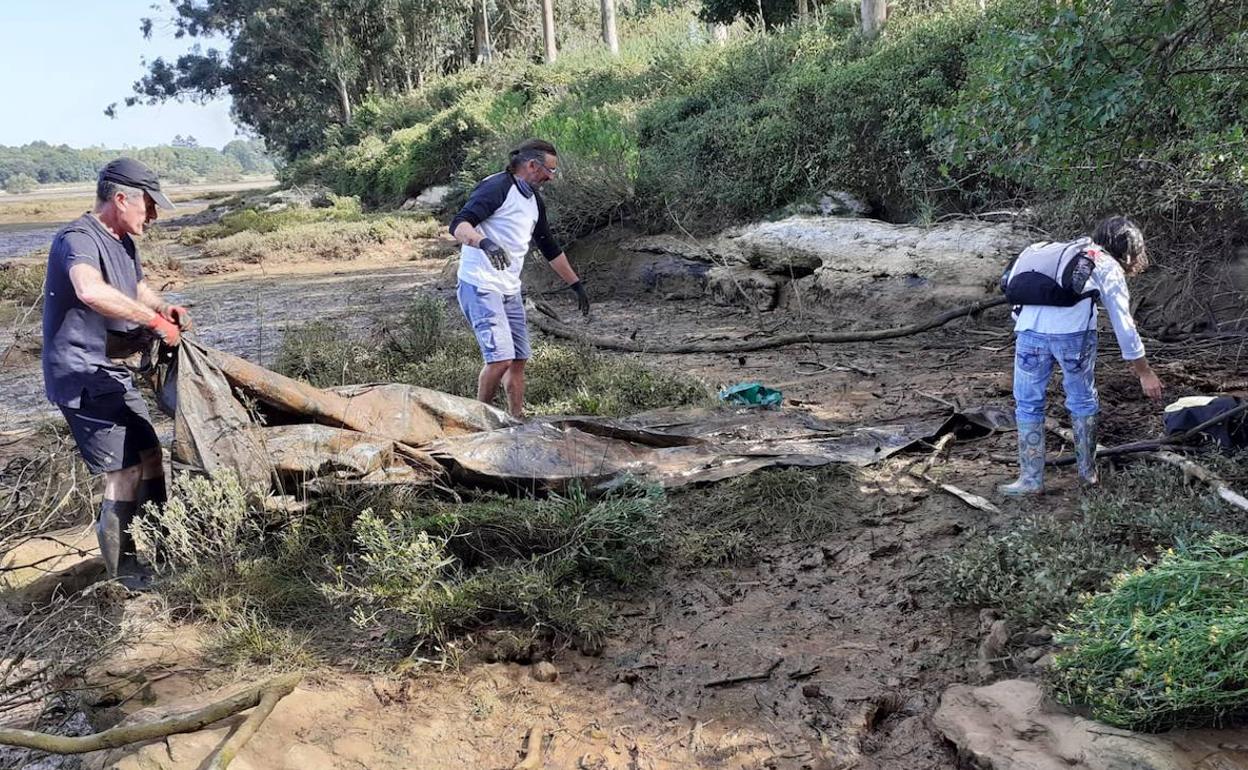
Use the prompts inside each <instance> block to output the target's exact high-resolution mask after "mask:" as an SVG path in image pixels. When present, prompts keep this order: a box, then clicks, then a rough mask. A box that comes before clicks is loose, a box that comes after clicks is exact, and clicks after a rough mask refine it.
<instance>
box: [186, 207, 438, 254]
mask: <svg viewBox="0 0 1248 770" xmlns="http://www.w3.org/2000/svg"><path fill="white" fill-rule="evenodd" d="M442 229H443V228H442V226H441V225H440V224H438V223H437V222H435V221H434V220H432V219H428V218H426V217H422V216H409V215H398V214H395V215H388V216H383V217H376V218H370V219H366V220H363V221H358V222H342V223H331V222H313V223H307V224H295V225H289V226H286V227H283V228H281V229H277V230H273V231H271V232H268V233H255V232H251V231H249V230H244V231H242V232H239V233H235V234H234V235H229V236H226V237H224V238H219V239H215V240H210V241H208V242H206V243H205V244H204V246H203V254H204V256H207V257H214V258H218V259H228V260H237V261H240V262H248V263H253V264H254V263H260V262H264V261H265V260H269V259H282V258H292V257H301V258H305V259H343V260H346V259H354V258H356V257H359V256H360V255H361V254H365V253H368V252H370V251H375V250H377V249H381V248H384V247H396V246H403V245H404V244H408V243H415V242H417V241H423V240H427V239H429V238H432V237H434V236H435V235H437V234H438V233H440V232H441V231H442Z"/></svg>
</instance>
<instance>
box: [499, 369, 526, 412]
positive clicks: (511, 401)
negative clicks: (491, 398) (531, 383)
mask: <svg viewBox="0 0 1248 770" xmlns="http://www.w3.org/2000/svg"><path fill="white" fill-rule="evenodd" d="M503 389H504V390H505V391H506V392H507V411H508V412H510V413H511V416H512V417H515V418H516V419H520V418H522V417H524V359H523V358H517V359H515V360H513V361H512V362H511V366H508V367H507V372H506V373H505V374H504V375H503Z"/></svg>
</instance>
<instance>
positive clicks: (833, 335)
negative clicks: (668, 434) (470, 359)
mask: <svg viewBox="0 0 1248 770" xmlns="http://www.w3.org/2000/svg"><path fill="white" fill-rule="evenodd" d="M1007 301H1008V300H1006V298H1005V297H993V298H992V299H986V300H982V301H980V302H975V303H973V304H970V305H963V306H962V307H957V308H954V309H953V310H949V311H946V312H944V313H941V314H940V315H938V316H935V317H933V318H930V319H928V320H926V321H920V322H919V323H914V324H910V325H908V326H894V327H892V328H889V329H868V330H864V331H857V332H808V333H801V334H782V335H780V336H778V337H769V338H764V339H759V340H750V341H740V342H738V341H731V342H703V343H687V344H679V343H675V344H672V343H662V342H650V343H647V342H638V341H636V340H629V339H624V338H622V337H608V336H606V335H601V334H588V333H586V332H580V331H576V330H574V329H572V328H570V327H568V326H567V325H565V324H563V323H560V322H558V321H555V320H553V319H550V318H547V317H545V316H543V315H542V314H541V313H533V314H531V315H530V316H529V320H530V321H531V322H532V323H533V325H534V326H536V327H537V328H539V329H541V330H542V331H544V332H546V333H547V334H549V335H551V336H554V337H561V338H563V339H567V340H573V341H575V342H581V343H585V344H588V345H592V346H593V347H596V348H601V349H603V350H623V351H626V352H630V353H746V352H749V351H753V350H768V349H770V348H782V347H785V346H786V345H803V344H811V343H842V342H872V341H875V340H887V339H893V338H895V337H907V336H909V335H911V334H918V333H920V332H925V331H927V330H929V329H935V328H936V327H938V326H944V325H945V324H947V323H949V322H950V321H954V320H957V319H959V318H962V317H964V316H968V315H974V314H975V313H979V312H982V311H984V310H987V309H988V308H993V307H997V306H998V305H1004V304H1006V303H1007Z"/></svg>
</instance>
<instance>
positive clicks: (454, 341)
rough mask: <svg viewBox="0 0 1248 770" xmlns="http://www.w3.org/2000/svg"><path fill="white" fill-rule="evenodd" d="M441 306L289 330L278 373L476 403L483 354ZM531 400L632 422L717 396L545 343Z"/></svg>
mask: <svg viewBox="0 0 1248 770" xmlns="http://www.w3.org/2000/svg"><path fill="white" fill-rule="evenodd" d="M445 313H446V311H445V307H444V305H442V303H440V302H439V301H437V300H435V299H432V298H429V297H421V298H419V299H417V300H414V301H413V302H412V303H411V304H410V305H409V306H408V309H407V310H406V311H405V312H404V314H403V316H402V317H401V318H400V319H399V320H398V321H397V322H395V323H388V324H384V325H378V327H377V331H376V332H375V333H374V334H372V335H370V336H366V337H362V338H353V337H351V336H349V335H348V334H347V333H346V332H345V331H344V330H342V329H341V328H338V327H335V326H334V325H332V324H331V323H329V322H325V321H315V322H311V323H308V324H304V325H302V326H299V327H294V328H291V329H288V330H287V331H286V333H285V336H284V338H283V342H282V346H281V348H280V350H279V351H278V355H277V359H276V361H275V363H274V369H275V370H276V371H278V372H281V373H282V374H285V375H287V376H291V377H297V378H299V379H302V380H305V381H307V382H309V383H311V384H313V385H316V386H317V387H331V386H337V385H346V384H355V383H362V382H379V381H387V382H405V383H409V384H411V385H419V386H420V387H423V388H431V389H433V390H440V391H442V392H444V393H450V394H452V395H456V396H463V397H465V398H475V397H476V393H477V375H478V374H479V373H480V371H481V354H480V351H479V350H478V348H477V343H476V341H475V340H474V339H473V337H472V336H471V335H470V334H468V332H467V330H466V328H464V327H463V326H462V325H460V322H459V320H458V319H456V323H455V324H454V325H452V324H451V323H449V322H448V320H447V319H446V316H445ZM525 379H526V384H527V386H526V402H527V405H528V408H529V410H530V411H531V412H533V413H535V414H588V415H603V416H612V417H618V416H625V415H629V414H636V413H638V412H644V411H647V410H650V409H658V408H666V407H679V406H697V405H709V404H711V403H712V402H713V401H712V394H711V392H710V390H709V389H708V388H707V387H706V385H705V384H704V383H702V382H700V381H698V380H695V379H693V378H691V377H686V376H681V375H677V374H672V373H669V372H666V371H662V370H659V369H653V368H650V367H648V366H645V365H643V364H641V363H639V362H637V361H635V360H633V359H630V358H623V357H617V356H609V355H604V354H602V353H599V352H597V351H593V350H591V349H589V348H581V347H575V346H570V345H565V344H562V343H553V342H545V341H538V342H536V343H534V345H533V356H532V358H531V359H529V363H528V365H527V366H526V378H525Z"/></svg>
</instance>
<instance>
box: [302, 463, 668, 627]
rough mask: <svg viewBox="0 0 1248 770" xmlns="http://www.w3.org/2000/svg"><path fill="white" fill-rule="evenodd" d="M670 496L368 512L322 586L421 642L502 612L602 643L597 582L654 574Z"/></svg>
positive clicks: (367, 619) (645, 492)
mask: <svg viewBox="0 0 1248 770" xmlns="http://www.w3.org/2000/svg"><path fill="white" fill-rule="evenodd" d="M663 504H664V499H663V494H662V492H661V491H660V490H657V489H642V488H625V489H621V490H617V491H616V492H613V493H612V494H610V495H608V496H606V497H604V498H602V499H598V500H593V501H591V500H588V499H587V498H585V497H584V495H581V494H579V493H576V492H574V493H572V494H570V495H569V496H567V497H552V498H550V499H548V500H541V501H535V500H514V499H510V498H502V497H486V498H483V499H482V500H480V501H476V502H470V503H465V504H459V505H456V504H449V503H445V504H434V505H432V506H422V509H421V510H420V511H419V512H402V511H395V512H391V514H390V515H389V516H386V517H382V516H379V515H376V514H374V513H373V512H372V511H371V510H369V511H365V512H364V513H362V514H361V515H360V517H359V518H358V519H357V520H356V523H355V540H356V546H357V550H356V553H355V555H354V556H353V557H352V558H351V559H350V560H349V561H348V563H347V564H346V565H344V567H342V568H341V569H340V570H339V571H338V573H337V579H336V581H334V582H332V583H327V584H326V585H325V586H324V588H323V590H324V591H325V593H326V595H327V596H328V597H330V599H331V600H334V601H345V602H347V603H348V604H349V605H350V606H351V607H352V608H353V610H354V617H355V620H356V622H357V623H358V624H359V625H361V626H365V627H378V626H380V627H382V628H386V629H387V630H389V631H390V632H391V634H392V635H398V636H403V637H414V638H416V639H417V640H418V641H419V643H425V642H430V641H435V640H438V641H440V640H443V639H445V638H447V637H449V636H450V635H453V634H455V633H459V632H462V631H466V630H472V629H475V628H479V627H481V626H483V625H486V624H488V623H499V622H502V623H504V624H520V625H524V626H528V628H529V630H531V631H542V632H549V633H553V634H555V635H556V636H559V637H563V638H575V639H579V640H582V641H588V642H593V643H597V642H600V641H601V638H602V635H603V634H604V633H605V630H606V614H605V608H604V607H603V606H602V604H601V603H599V602H597V601H595V600H592V599H590V598H589V596H590V594H589V591H588V589H589V587H590V585H592V584H593V583H595V582H600V581H607V582H608V583H610V584H615V585H621V584H628V583H633V582H636V581H637V580H639V579H640V578H641V576H643V575H644V574H645V572H646V570H647V568H648V565H649V564H650V562H651V561H653V560H654V558H655V557H656V556H657V549H658V543H659V537H658V523H659V520H660V517H661V516H662V509H663Z"/></svg>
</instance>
